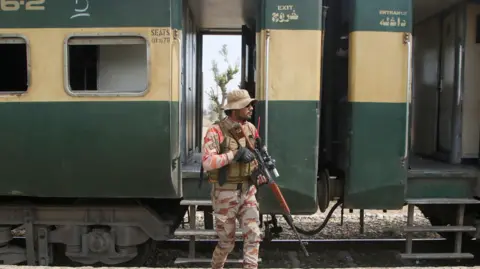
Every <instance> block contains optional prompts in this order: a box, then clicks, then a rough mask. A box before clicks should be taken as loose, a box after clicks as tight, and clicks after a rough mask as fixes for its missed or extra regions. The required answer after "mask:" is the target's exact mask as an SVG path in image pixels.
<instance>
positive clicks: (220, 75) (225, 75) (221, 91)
mask: <svg viewBox="0 0 480 269" xmlns="http://www.w3.org/2000/svg"><path fill="white" fill-rule="evenodd" d="M219 53H220V55H221V56H222V57H223V60H224V61H225V63H226V64H227V70H225V71H223V72H220V71H219V69H218V64H217V62H216V61H215V60H212V67H211V70H212V72H213V76H214V80H215V84H216V85H215V87H210V91H208V92H207V95H208V98H209V99H210V101H211V102H210V107H209V110H210V120H211V121H215V120H216V119H218V120H221V119H222V118H223V117H224V116H225V115H224V113H223V106H224V105H225V101H226V99H227V85H228V83H229V82H230V81H231V80H232V79H233V77H234V76H235V75H236V74H237V73H238V72H239V67H238V63H235V65H234V66H232V65H231V64H230V63H229V61H228V50H227V45H226V44H223V46H222V49H221V50H220V51H219Z"/></svg>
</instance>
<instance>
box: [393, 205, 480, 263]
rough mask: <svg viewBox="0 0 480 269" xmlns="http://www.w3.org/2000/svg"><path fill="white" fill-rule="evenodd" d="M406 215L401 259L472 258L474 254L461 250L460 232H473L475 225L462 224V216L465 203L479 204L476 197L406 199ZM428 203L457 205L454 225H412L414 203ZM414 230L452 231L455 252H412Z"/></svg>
mask: <svg viewBox="0 0 480 269" xmlns="http://www.w3.org/2000/svg"><path fill="white" fill-rule="evenodd" d="M406 202H407V204H408V215H407V226H406V227H405V228H404V231H405V232H406V233H407V240H406V246H405V253H401V254H400V258H401V259H412V260H420V259H425V260H429V259H472V258H474V255H473V254H471V253H464V252H462V233H464V232H475V231H476V230H477V229H476V227H472V226H464V225H463V217H464V213H465V206H466V205H467V204H480V201H479V200H476V199H456V198H434V199H431V198H426V199H408V200H407V201H406ZM428 204H444V205H458V209H457V223H456V224H455V226H413V216H414V215H413V210H414V206H415V205H428ZM415 232H453V233H456V237H455V252H453V253H412V244H413V238H412V233H415Z"/></svg>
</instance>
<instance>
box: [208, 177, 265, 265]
mask: <svg viewBox="0 0 480 269" xmlns="http://www.w3.org/2000/svg"><path fill="white" fill-rule="evenodd" d="M229 185H232V184H229ZM224 186H225V185H224ZM224 186H222V187H220V188H222V189H220V188H219V187H216V185H213V187H212V192H211V198H212V206H213V214H214V217H215V230H216V232H217V235H218V237H219V240H218V244H217V246H216V248H215V250H214V252H213V257H212V268H213V269H220V268H223V266H224V264H225V261H226V259H227V256H228V254H229V253H230V252H231V251H232V250H233V248H234V246H235V232H236V222H235V220H237V219H238V222H239V223H240V227H242V230H243V268H258V252H259V245H260V241H261V237H260V234H261V233H260V227H259V223H260V220H259V209H258V203H257V198H256V197H255V194H256V192H257V189H256V188H255V186H250V187H246V188H243V190H234V189H230V190H229V189H223V187H224Z"/></svg>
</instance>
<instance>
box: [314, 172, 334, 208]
mask: <svg viewBox="0 0 480 269" xmlns="http://www.w3.org/2000/svg"><path fill="white" fill-rule="evenodd" d="M329 178H330V174H329V172H328V170H327V169H324V170H322V171H321V172H320V174H319V176H318V180H317V200H318V208H319V209H320V211H321V212H322V213H325V211H326V210H327V208H328V206H329V205H330V198H331V197H330V185H329V181H328V180H329Z"/></svg>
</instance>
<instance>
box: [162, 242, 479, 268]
mask: <svg viewBox="0 0 480 269" xmlns="http://www.w3.org/2000/svg"><path fill="white" fill-rule="evenodd" d="M413 241H414V244H413V245H414V251H416V252H423V253H433V252H451V251H452V250H453V245H452V244H451V242H448V241H447V240H445V239H443V238H435V239H431V238H428V239H427V238H426V239H422V238H421V239H413ZM217 242H218V241H217V240H208V239H205V240H198V241H197V242H196V256H200V257H209V256H210V255H211V253H212V252H213V249H214V248H215V246H216V243H217ZM304 242H306V243H307V244H306V247H307V250H308V252H309V253H310V257H305V256H304V255H303V253H302V251H301V249H300V246H299V243H298V241H296V240H290V239H289V240H272V241H270V242H262V243H261V250H260V258H262V262H261V263H262V264H264V266H261V267H264V268H265V267H268V266H270V267H272V266H273V267H277V268H278V267H284V266H280V264H282V263H283V262H286V263H288V264H290V266H293V267H298V266H310V265H315V264H317V263H320V264H322V266H323V267H329V265H336V266H338V264H339V265H342V266H345V267H352V266H355V265H357V266H359V265H362V266H365V267H370V266H380V267H381V266H387V265H391V266H398V267H404V266H475V265H480V257H477V258H475V259H471V260H442V259H439V260H428V261H424V260H419V261H415V260H409V261H405V260H400V258H399V257H398V254H400V253H402V252H404V251H405V243H406V240H405V239H397V238H385V239H326V240H325V239H313V240H304ZM188 243H189V241H188V240H187V239H173V240H170V241H168V242H162V243H161V244H159V246H158V247H159V249H161V251H167V250H168V251H173V252H174V253H179V254H180V253H182V254H183V256H184V257H185V255H186V254H187V253H188ZM474 243H475V242H471V243H470V242H469V243H467V244H465V251H468V252H472V253H475V252H474V249H475V244H474ZM242 248H243V243H242V241H241V240H236V245H235V249H234V250H233V252H232V254H231V256H233V257H231V258H232V259H241V257H242ZM477 256H480V255H477ZM272 257H273V258H272ZM287 257H288V258H287ZM229 258H230V257H229ZM275 259H279V260H282V261H278V263H276V261H275ZM329 259H330V261H328V260H329ZM174 260H175V259H171V263H170V264H169V266H171V267H189V268H194V267H201V268H206V267H208V266H209V264H208V263H188V264H187V263H185V264H182V263H179V264H174ZM272 260H273V261H272ZM288 260H289V261H288ZM272 264H273V265H272ZM322 266H321V267H322ZM233 267H237V265H235V264H233ZM313 267H315V266H313ZM339 267H340V266H339Z"/></svg>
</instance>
